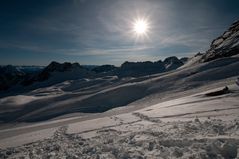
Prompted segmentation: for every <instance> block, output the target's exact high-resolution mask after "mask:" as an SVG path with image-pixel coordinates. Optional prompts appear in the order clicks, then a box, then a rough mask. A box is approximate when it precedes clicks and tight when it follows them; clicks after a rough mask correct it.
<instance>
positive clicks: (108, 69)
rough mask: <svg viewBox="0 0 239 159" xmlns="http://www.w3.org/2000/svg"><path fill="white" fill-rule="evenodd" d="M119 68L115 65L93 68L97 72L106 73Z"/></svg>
mask: <svg viewBox="0 0 239 159" xmlns="http://www.w3.org/2000/svg"><path fill="white" fill-rule="evenodd" d="M115 69H117V67H115V66H114V65H102V66H97V67H95V68H93V69H92V71H94V72H95V73H105V72H109V71H113V70H115Z"/></svg>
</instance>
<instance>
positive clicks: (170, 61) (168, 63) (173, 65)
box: [163, 56, 183, 71]
mask: <svg viewBox="0 0 239 159" xmlns="http://www.w3.org/2000/svg"><path fill="white" fill-rule="evenodd" d="M163 64H164V67H165V71H170V70H175V69H177V68H179V67H180V66H182V65H183V62H182V61H180V60H179V59H178V58H177V57H176V56H172V57H168V58H166V59H165V60H164V61H163Z"/></svg>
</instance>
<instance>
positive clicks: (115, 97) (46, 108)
mask: <svg viewBox="0 0 239 159" xmlns="http://www.w3.org/2000/svg"><path fill="white" fill-rule="evenodd" d="M238 68H239V57H228V58H223V59H218V60H215V61H211V62H207V63H201V64H198V65H195V66H193V67H187V68H184V69H178V70H174V71H171V72H167V73H162V74H155V75H151V76H145V77H141V78H126V79H118V78H117V76H108V77H100V78H93V79H79V80H70V81H65V82H62V83H58V84H55V85H52V86H50V87H43V88H40V89H36V90H33V91H31V92H27V93H24V94H19V95H20V96H10V97H5V98H1V99H0V107H1V108H2V109H1V111H0V120H1V121H2V122H10V121H11V122H13V121H43V120H48V119H52V118H54V117H58V116H61V115H66V114H70V113H76V112H81V113H99V112H104V111H107V110H110V109H112V108H116V107H121V106H127V105H135V107H137V103H141V104H142V103H147V104H146V105H148V104H149V101H152V102H153V103H157V102H160V101H161V98H163V97H167V98H169V97H171V96H174V95H175V94H176V93H181V92H186V91H187V90H191V89H192V88H198V87H201V86H204V85H206V84H212V83H215V82H217V81H220V80H224V79H226V78H236V76H238V75H239V70H238ZM19 97H21V100H18V99H19ZM148 99H150V100H148ZM141 104H140V105H141ZM151 104H152V103H151ZM146 105H145V106H146Z"/></svg>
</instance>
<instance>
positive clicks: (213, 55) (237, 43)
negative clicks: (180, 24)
mask: <svg viewBox="0 0 239 159" xmlns="http://www.w3.org/2000/svg"><path fill="white" fill-rule="evenodd" d="M236 54H239V21H236V22H234V23H233V24H232V25H231V26H230V27H229V29H228V30H227V31H225V32H224V33H223V34H222V35H221V36H219V37H218V38H216V39H215V40H213V41H212V43H211V46H210V49H209V50H208V51H207V52H206V53H205V54H204V55H203V56H202V59H201V61H202V62H206V61H210V60H214V59H218V58H222V57H228V56H233V55H236Z"/></svg>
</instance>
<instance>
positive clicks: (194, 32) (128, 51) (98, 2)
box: [0, 0, 239, 66]
mask: <svg viewBox="0 0 239 159" xmlns="http://www.w3.org/2000/svg"><path fill="white" fill-rule="evenodd" d="M238 6H239V1H238V0H200V1H199V0H41V1H33V0H21V1H20V0H3V1H1V2H0V24H1V25H0V65H7V64H12V65H41V66H45V65H47V64H49V63H50V62H51V61H58V62H66V61H67V62H79V63H80V64H83V65H86V64H88V65H101V64H114V65H117V66H118V65H120V64H122V63H123V62H124V61H158V60H160V59H161V60H162V59H164V58H166V57H169V56H177V57H191V56H193V55H194V54H196V53H198V52H205V51H206V50H207V49H208V48H209V46H210V43H211V41H212V40H213V39H215V38H216V37H218V36H219V35H221V34H222V33H223V32H224V31H225V30H226V29H227V28H228V27H229V26H230V25H231V24H232V23H233V22H234V21H235V20H238V19H239V9H238ZM136 19H145V20H146V21H147V22H148V26H149V29H148V32H147V35H144V36H140V37H139V36H137V35H135V33H133V32H132V28H133V24H134V22H135V20H136Z"/></svg>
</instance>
